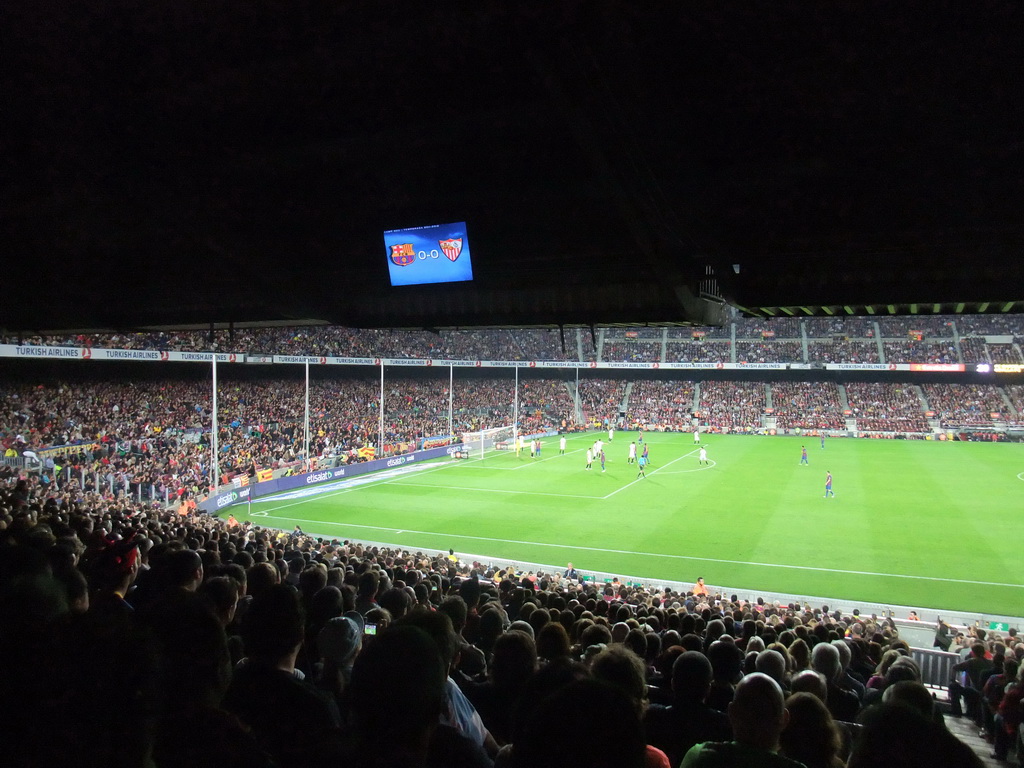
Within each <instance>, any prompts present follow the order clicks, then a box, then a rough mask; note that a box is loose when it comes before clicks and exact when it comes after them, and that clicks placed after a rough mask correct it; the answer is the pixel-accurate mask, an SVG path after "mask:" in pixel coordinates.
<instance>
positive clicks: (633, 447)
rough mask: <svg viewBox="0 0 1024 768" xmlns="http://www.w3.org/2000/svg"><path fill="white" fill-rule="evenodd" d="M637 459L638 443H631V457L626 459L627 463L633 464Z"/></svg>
mask: <svg viewBox="0 0 1024 768" xmlns="http://www.w3.org/2000/svg"><path fill="white" fill-rule="evenodd" d="M635 461H636V443H635V442H634V443H630V444H629V458H628V459H626V463H627V464H632V463H633V462H635Z"/></svg>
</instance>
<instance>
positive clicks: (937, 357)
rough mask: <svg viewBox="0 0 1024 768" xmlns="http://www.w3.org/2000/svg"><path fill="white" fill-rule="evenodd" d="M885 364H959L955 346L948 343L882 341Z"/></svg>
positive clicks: (910, 340) (908, 340) (950, 342)
mask: <svg viewBox="0 0 1024 768" xmlns="http://www.w3.org/2000/svg"><path fill="white" fill-rule="evenodd" d="M882 349H883V351H884V352H885V362H887V363H946V364H949V363H959V362H960V359H959V357H958V356H957V351H956V346H955V345H954V343H953V341H952V339H950V340H949V341H915V340H913V339H906V340H904V341H888V340H886V341H883V342H882Z"/></svg>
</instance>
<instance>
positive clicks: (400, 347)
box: [0, 315, 1024, 362]
mask: <svg viewBox="0 0 1024 768" xmlns="http://www.w3.org/2000/svg"><path fill="white" fill-rule="evenodd" d="M876 323H877V328H878V331H879V332H880V335H881V336H882V337H883V338H884V339H885V340H886V342H887V343H889V344H890V345H891V349H892V351H893V353H894V354H895V355H897V356H905V355H906V354H908V349H904V348H901V347H900V344H901V343H902V342H904V341H915V339H913V338H911V332H914V333H920V334H921V335H922V336H923V339H922V340H921V341H922V342H925V343H926V346H924V347H922V348H921V350H920V351H922V352H927V351H929V350H930V351H931V354H932V355H933V357H934V356H940V357H941V356H943V355H948V354H949V353H948V352H947V351H946V349H947V348H948V347H950V346H952V347H953V348H954V350H955V348H956V343H957V338H959V340H960V341H961V342H962V341H963V339H965V338H981V337H984V336H993V335H1000V336H1012V337H1015V338H1016V341H1017V343H1018V344H1019V343H1021V342H1024V320H1022V318H1021V316H1020V315H978V316H974V315H954V316H945V315H934V316H922V315H918V316H913V317H879V318H878V319H877V320H874V319H871V318H866V317H842V318H840V317H827V318H826V317H806V318H795V317H784V318H773V319H770V320H762V319H758V318H742V317H736V318H735V319H733V320H732V321H730V322H727V323H726V324H725V325H723V326H721V327H700V328H694V327H669V328H666V329H662V328H650V327H642V326H641V327H636V328H603V329H597V331H596V335H597V336H600V337H601V338H603V339H604V340H605V345H606V346H608V344H609V343H610V344H611V345H613V346H612V349H613V350H617V351H618V352H625V353H626V355H627V356H626V357H619V356H618V352H616V353H615V354H612V353H606V354H605V357H604V359H606V360H629V359H631V358H630V357H629V356H628V355H631V354H633V353H635V352H637V350H633V351H632V352H630V351H629V345H631V344H632V343H634V341H639V342H641V345H642V344H644V343H648V344H651V343H655V342H660V341H661V340H662V338H666V339H667V340H668V341H669V342H670V347H671V346H674V345H675V343H676V342H686V341H693V340H694V337H695V335H698V336H700V337H701V338H703V339H707V340H708V341H712V342H714V341H729V340H731V339H733V338H734V337H735V338H736V339H738V340H743V341H750V340H760V341H763V342H765V343H766V344H768V345H772V344H778V343H785V340H793V339H800V338H801V337H802V336H804V335H806V336H807V338H808V340H809V341H811V342H814V341H818V342H825V341H839V342H842V341H850V340H864V339H871V338H874V337H876V336H877V335H878V334H877V333H876ZM734 334H735V336H734ZM947 339H948V340H949V341H948V342H946V341H945V340H947ZM595 340H596V339H591V337H590V333H589V332H587V331H585V330H580V329H570V330H567V331H565V349H564V351H563V349H562V338H561V334H560V333H559V332H557V331H552V330H543V329H524V330H514V331H513V330H509V329H503V328H498V329H478V330H441V331H437V332H434V331H406V330H402V331H396V330H381V329H354V328H345V327H342V326H331V325H317V326H304V327H267V328H262V327H261V328H248V327H246V328H241V327H240V328H233V329H216V330H213V331H198V330H193V331H144V332H137V333H124V332H121V333H105V334H100V333H91V334H47V335H40V334H11V333H3V334H0V343H4V344H31V345H38V346H71V347H107V348H112V349H135V350H139V349H151V350H160V351H179V352H209V351H218V352H237V353H250V354H266V355H272V354H279V355H310V356H339V357H362V358H377V357H385V358H430V359H435V360H436V359H451V360H523V361H530V360H582V361H590V360H593V359H594V357H595V346H596V345H595V343H594V342H595ZM581 342H582V344H581ZM620 345H626V346H625V348H623V347H621V346H620ZM929 345H931V346H929ZM654 346H656V344H654ZM581 347H582V352H583V354H582V358H581V356H580V349H581ZM708 349H710V350H718V351H719V352H722V351H724V352H726V353H728V351H729V349H728V347H725V346H722V347H719V346H710V347H708ZM782 349H784V348H782ZM648 351H649V350H640V352H641V353H643V356H644V358H645V359H646V357H647V354H646V353H647V352H648ZM909 351H917V349H916V348H914V347H910V348H909ZM778 356H781V357H784V358H786V359H789V358H793V355H792V353H791V351H787V352H781V351H780V352H779V353H778ZM952 357H953V358H954V361H955V358H956V354H955V351H954V353H953V355H952ZM801 358H802V354H801V355H797V356H796V357H795V359H796V360H799V359H801ZM670 359H675V358H671V357H670ZM681 359H694V358H688V357H684V358H681ZM728 360H729V355H728V354H725V355H724V356H723V355H721V354H719V355H718V356H717V357H716V358H714V359H711V360H710V361H711V362H715V361H723V362H728ZM700 361H701V362H706V361H708V360H706V359H704V358H701V360H700ZM847 362H850V361H847ZM887 362H891V361H888V360H887ZM913 362H926V361H924V360H914V361H913Z"/></svg>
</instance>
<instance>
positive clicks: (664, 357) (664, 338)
mask: <svg viewBox="0 0 1024 768" xmlns="http://www.w3.org/2000/svg"><path fill="white" fill-rule="evenodd" d="M658 359H659V360H660V361H661V362H663V363H664V362H667V361H668V328H662V329H661V357H660V358H658Z"/></svg>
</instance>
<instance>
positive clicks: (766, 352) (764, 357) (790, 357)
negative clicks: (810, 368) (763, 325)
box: [736, 341, 804, 363]
mask: <svg viewBox="0 0 1024 768" xmlns="http://www.w3.org/2000/svg"><path fill="white" fill-rule="evenodd" d="M803 361H804V348H803V344H801V343H800V342H799V341H753V342H751V341H738V342H736V362H738V363H802V362H803Z"/></svg>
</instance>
